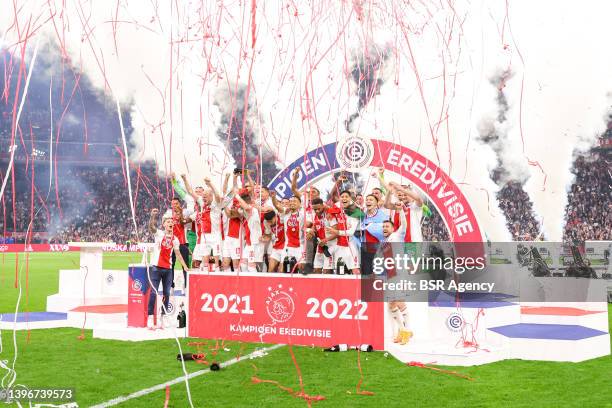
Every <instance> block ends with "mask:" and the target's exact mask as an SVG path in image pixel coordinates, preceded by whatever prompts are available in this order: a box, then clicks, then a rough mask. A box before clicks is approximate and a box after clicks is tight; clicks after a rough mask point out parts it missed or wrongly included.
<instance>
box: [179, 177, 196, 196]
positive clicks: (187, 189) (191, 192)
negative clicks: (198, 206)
mask: <svg viewBox="0 0 612 408" xmlns="http://www.w3.org/2000/svg"><path fill="white" fill-rule="evenodd" d="M181 179H183V184H184V185H185V190H186V191H187V193H188V194H189V195H190V196H191V197H193V199H194V200H195V201H198V197H197V196H196V193H195V192H194V191H193V188H191V184H189V180H187V175H186V174H181ZM177 194H178V192H177ZM181 198H183V197H181Z"/></svg>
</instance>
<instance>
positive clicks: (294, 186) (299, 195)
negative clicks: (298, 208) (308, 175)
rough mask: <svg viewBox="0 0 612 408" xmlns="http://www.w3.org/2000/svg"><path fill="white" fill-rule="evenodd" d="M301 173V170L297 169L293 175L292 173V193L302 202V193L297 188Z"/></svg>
mask: <svg viewBox="0 0 612 408" xmlns="http://www.w3.org/2000/svg"><path fill="white" fill-rule="evenodd" d="M299 171H300V170H299V169H295V170H293V173H291V192H292V193H293V195H294V196H296V197H297V198H299V199H300V201H302V193H300V190H298V187H297V178H298V173H299Z"/></svg>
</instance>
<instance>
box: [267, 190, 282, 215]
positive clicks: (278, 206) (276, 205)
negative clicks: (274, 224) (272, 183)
mask: <svg viewBox="0 0 612 408" xmlns="http://www.w3.org/2000/svg"><path fill="white" fill-rule="evenodd" d="M270 198H271V199H272V205H273V206H274V208H276V211H278V212H279V213H280V214H284V213H285V209H284V208H283V206H282V205H281V203H280V201H278V198H276V192H275V191H270Z"/></svg>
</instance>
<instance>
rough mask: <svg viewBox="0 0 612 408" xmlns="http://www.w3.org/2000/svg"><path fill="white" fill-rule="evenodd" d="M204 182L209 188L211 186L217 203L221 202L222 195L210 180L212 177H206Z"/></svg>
mask: <svg viewBox="0 0 612 408" xmlns="http://www.w3.org/2000/svg"><path fill="white" fill-rule="evenodd" d="M204 184H206V186H207V187H208V188H210V191H212V193H213V198H214V200H215V202H216V203H217V204H219V203H220V202H221V196H220V195H219V193H218V192H217V189H216V188H215V185H214V184H213V183H212V182H211V181H210V179H209V178H208V177H206V178H205V179H204Z"/></svg>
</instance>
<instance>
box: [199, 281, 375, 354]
mask: <svg viewBox="0 0 612 408" xmlns="http://www.w3.org/2000/svg"><path fill="white" fill-rule="evenodd" d="M188 288H189V318H188V333H189V336H190V337H202V338H212V339H224V340H240V341H247V342H264V343H282V344H300V345H306V346H313V345H314V346H322V347H329V346H332V345H336V344H348V345H351V346H358V345H362V344H370V345H372V346H373V347H374V349H377V350H382V349H383V348H384V322H383V316H384V315H383V305H384V304H383V303H380V302H374V303H366V302H363V301H362V300H361V296H360V291H361V287H360V280H359V277H352V276H346V277H343V276H341V277H336V276H334V277H322V276H321V275H319V276H313V275H309V276H301V275H286V276H283V275H282V274H256V273H249V274H244V273H243V274H240V275H239V276H237V275H234V274H229V273H215V274H201V273H191V274H190V275H189V285H188Z"/></svg>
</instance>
